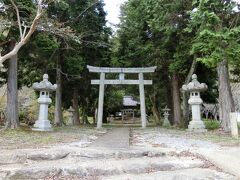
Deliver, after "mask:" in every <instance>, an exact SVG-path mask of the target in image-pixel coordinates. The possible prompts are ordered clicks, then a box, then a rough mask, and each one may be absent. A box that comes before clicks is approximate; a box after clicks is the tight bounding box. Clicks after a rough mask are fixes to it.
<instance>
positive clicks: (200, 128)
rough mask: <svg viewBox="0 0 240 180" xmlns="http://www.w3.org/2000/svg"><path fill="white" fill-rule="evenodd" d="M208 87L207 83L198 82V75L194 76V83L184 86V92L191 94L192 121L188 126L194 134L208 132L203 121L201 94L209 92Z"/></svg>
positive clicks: (189, 101)
mask: <svg viewBox="0 0 240 180" xmlns="http://www.w3.org/2000/svg"><path fill="white" fill-rule="evenodd" d="M207 88H208V87H207V85H206V84H205V83H201V84H200V83H199V82H198V80H197V75H196V74H193V75H192V81H191V82H190V83H189V84H187V85H183V86H182V89H183V91H187V92H190V99H189V100H188V104H190V105H191V107H192V121H190V123H189V125H188V129H189V131H194V132H206V131H207V130H206V129H205V125H204V123H203V121H202V119H201V104H202V103H203V101H202V99H201V97H200V92H202V91H205V90H207Z"/></svg>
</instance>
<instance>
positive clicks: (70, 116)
mask: <svg viewBox="0 0 240 180" xmlns="http://www.w3.org/2000/svg"><path fill="white" fill-rule="evenodd" d="M74 112H75V110H74V109H73V108H72V106H70V108H69V109H68V125H70V126H73V125H74V122H73V121H74V119H73V116H74Z"/></svg>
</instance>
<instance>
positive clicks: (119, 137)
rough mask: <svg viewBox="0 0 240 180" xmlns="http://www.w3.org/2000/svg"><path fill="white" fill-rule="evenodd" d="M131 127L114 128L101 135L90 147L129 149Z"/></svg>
mask: <svg viewBox="0 0 240 180" xmlns="http://www.w3.org/2000/svg"><path fill="white" fill-rule="evenodd" d="M129 138H130V129H129V128H127V127H124V128H113V129H112V130H110V131H109V132H108V133H106V134H104V135H103V136H101V137H99V138H98V139H97V140H96V141H95V142H93V143H92V144H91V145H90V147H97V148H108V149H126V148H127V149H128V148H129Z"/></svg>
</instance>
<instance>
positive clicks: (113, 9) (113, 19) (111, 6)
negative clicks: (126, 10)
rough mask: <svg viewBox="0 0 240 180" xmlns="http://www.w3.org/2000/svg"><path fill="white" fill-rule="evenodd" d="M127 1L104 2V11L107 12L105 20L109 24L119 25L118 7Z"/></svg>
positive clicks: (112, 0)
mask: <svg viewBox="0 0 240 180" xmlns="http://www.w3.org/2000/svg"><path fill="white" fill-rule="evenodd" d="M125 1H127V0H104V2H105V4H106V5H105V7H104V9H105V10H106V11H107V14H108V15H107V20H108V22H109V23H112V24H118V23H119V18H118V17H119V15H120V6H121V4H122V3H124V2H125Z"/></svg>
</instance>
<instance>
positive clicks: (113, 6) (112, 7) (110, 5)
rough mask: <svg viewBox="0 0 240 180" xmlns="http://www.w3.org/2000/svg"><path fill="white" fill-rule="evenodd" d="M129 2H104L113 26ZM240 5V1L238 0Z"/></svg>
mask: <svg viewBox="0 0 240 180" xmlns="http://www.w3.org/2000/svg"><path fill="white" fill-rule="evenodd" d="M125 1H127V0H104V2H105V4H106V5H105V7H104V9H105V10H106V11H107V14H108V15H107V20H108V22H109V23H110V24H111V23H112V24H118V23H119V18H118V17H119V15H120V6H121V4H122V3H124V2H125ZM236 1H237V2H239V3H240V0H236Z"/></svg>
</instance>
